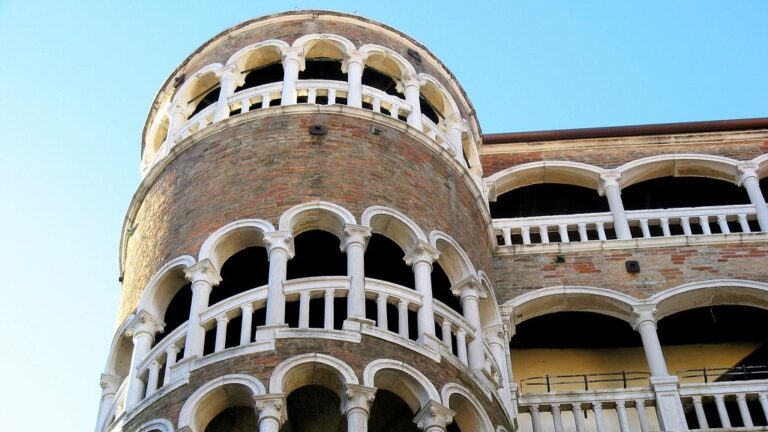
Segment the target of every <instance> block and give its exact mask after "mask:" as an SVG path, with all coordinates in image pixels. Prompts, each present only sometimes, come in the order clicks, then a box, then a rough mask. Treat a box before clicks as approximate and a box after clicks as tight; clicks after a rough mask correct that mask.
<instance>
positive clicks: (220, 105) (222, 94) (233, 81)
mask: <svg viewBox="0 0 768 432" xmlns="http://www.w3.org/2000/svg"><path fill="white" fill-rule="evenodd" d="M241 79H242V78H241V74H240V71H239V70H238V68H237V65H236V64H232V65H228V66H225V67H224V68H222V69H221V70H220V71H219V81H220V83H221V86H220V87H219V99H218V100H217V101H216V111H215V112H214V114H213V122H214V123H215V122H217V121H221V120H224V119H226V118H229V98H230V97H231V96H232V95H233V94H235V89H236V88H237V86H238V84H241V83H240V82H239V81H240V80H241Z"/></svg>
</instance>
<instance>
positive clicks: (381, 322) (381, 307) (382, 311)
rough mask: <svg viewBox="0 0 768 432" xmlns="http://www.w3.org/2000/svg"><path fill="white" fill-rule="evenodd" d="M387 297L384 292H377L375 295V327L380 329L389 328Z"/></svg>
mask: <svg viewBox="0 0 768 432" xmlns="http://www.w3.org/2000/svg"><path fill="white" fill-rule="evenodd" d="M387 298H388V296H387V295H386V294H382V293H379V295H378V296H376V327H378V328H380V329H382V330H389V323H388V322H387Z"/></svg>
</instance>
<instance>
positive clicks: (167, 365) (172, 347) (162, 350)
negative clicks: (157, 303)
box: [137, 325, 187, 397]
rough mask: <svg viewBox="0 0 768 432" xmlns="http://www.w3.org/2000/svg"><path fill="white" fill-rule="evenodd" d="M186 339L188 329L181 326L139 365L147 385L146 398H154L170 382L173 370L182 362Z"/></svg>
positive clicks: (156, 346)
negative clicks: (153, 395)
mask: <svg viewBox="0 0 768 432" xmlns="http://www.w3.org/2000/svg"><path fill="white" fill-rule="evenodd" d="M186 338H187V327H186V325H180V326H179V327H177V328H176V329H175V330H174V331H172V332H171V333H169V334H168V335H166V336H165V337H164V338H163V340H161V341H160V342H159V343H157V344H156V345H155V346H154V347H152V349H151V350H150V351H149V352H148V353H147V355H146V356H145V357H144V360H143V361H142V362H141V363H140V364H139V367H138V369H137V371H138V376H139V377H141V379H142V380H143V381H144V382H145V383H146V386H145V388H146V390H145V395H144V397H150V396H152V394H154V393H155V392H157V391H158V390H160V389H161V388H162V387H163V386H165V385H167V384H168V383H169V382H170V379H171V368H172V367H173V366H174V365H175V364H176V363H177V362H178V361H179V360H181V357H180V354H181V353H182V351H183V349H184V344H185V342H186Z"/></svg>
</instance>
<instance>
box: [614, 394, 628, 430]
mask: <svg viewBox="0 0 768 432" xmlns="http://www.w3.org/2000/svg"><path fill="white" fill-rule="evenodd" d="M624 404H625V402H624V401H616V414H618V415H619V429H621V432H631V431H630V429H629V419H628V418H627V408H626V406H625V405H624Z"/></svg>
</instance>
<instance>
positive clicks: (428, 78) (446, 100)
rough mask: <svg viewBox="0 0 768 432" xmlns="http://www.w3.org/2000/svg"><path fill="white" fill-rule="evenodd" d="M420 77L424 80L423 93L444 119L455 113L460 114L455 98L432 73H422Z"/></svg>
mask: <svg viewBox="0 0 768 432" xmlns="http://www.w3.org/2000/svg"><path fill="white" fill-rule="evenodd" d="M419 77H420V78H421V79H423V80H424V85H422V86H421V90H420V92H421V95H422V96H423V97H424V98H425V99H426V100H427V101H428V102H429V103H430V104H432V106H433V107H434V108H435V109H436V110H437V112H438V114H439V116H442V117H443V118H444V119H447V118H450V117H451V116H453V115H456V116H458V115H459V107H458V105H456V101H454V100H453V98H452V97H451V95H450V93H449V92H448V90H446V89H445V87H443V85H442V84H440V82H439V81H438V80H437V79H435V77H433V76H432V75H429V74H425V73H420V74H419Z"/></svg>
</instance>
